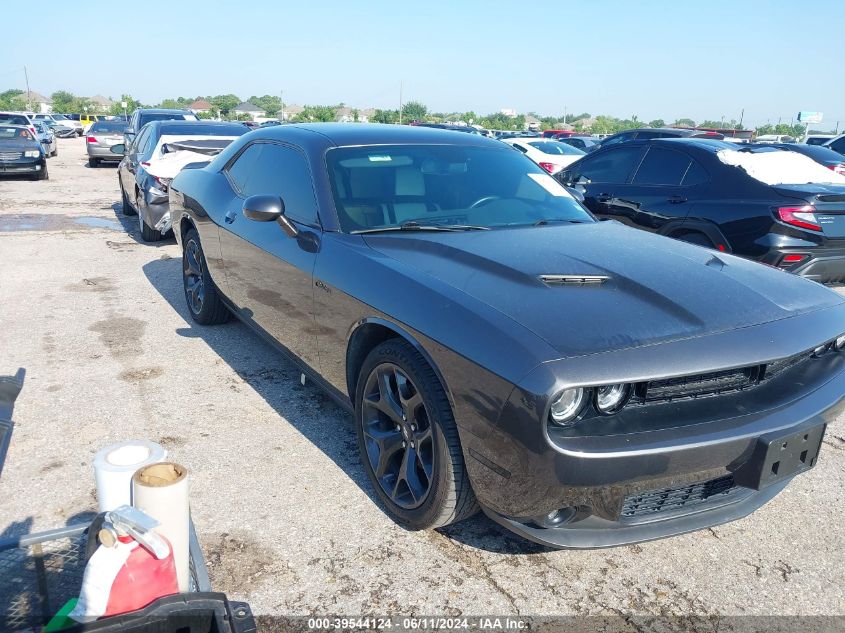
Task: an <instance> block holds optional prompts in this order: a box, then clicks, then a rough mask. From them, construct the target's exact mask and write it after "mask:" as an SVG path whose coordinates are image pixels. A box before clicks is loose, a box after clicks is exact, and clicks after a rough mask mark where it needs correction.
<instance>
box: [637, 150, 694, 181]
mask: <svg viewBox="0 0 845 633" xmlns="http://www.w3.org/2000/svg"><path fill="white" fill-rule="evenodd" d="M689 166H690V158H689V156H687V155H686V154H682V153H680V152H675V151H673V150H671V149H664V148H662V147H651V148H649V150H648V153H647V154H646V155H645V158H644V159H643V162H642V163H640V168H639V169H638V170H637V174H636V175H635V176H634V180H633V182H634V184H636V185H680V184H681V181H682V180H683V179H684V174H686V173H687V169H689Z"/></svg>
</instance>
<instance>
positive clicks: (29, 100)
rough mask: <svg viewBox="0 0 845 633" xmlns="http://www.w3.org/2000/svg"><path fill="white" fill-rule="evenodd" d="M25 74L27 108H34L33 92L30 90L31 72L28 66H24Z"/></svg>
mask: <svg viewBox="0 0 845 633" xmlns="http://www.w3.org/2000/svg"><path fill="white" fill-rule="evenodd" d="M23 76H24V77H25V78H26V109H27V110H30V111H31V110H32V96H31V95H32V93H31V92H30V91H29V73H28V72H26V66H24V67H23Z"/></svg>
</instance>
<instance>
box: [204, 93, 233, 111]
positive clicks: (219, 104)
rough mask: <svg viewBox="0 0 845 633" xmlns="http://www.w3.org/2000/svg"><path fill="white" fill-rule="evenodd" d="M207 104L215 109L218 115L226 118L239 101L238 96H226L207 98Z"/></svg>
mask: <svg viewBox="0 0 845 633" xmlns="http://www.w3.org/2000/svg"><path fill="white" fill-rule="evenodd" d="M208 102H209V103H211V105H213V106H214V107H215V108H217V110H218V111H219V112H220V114H222V115H224V116H227V115H228V114H229V112H230V111H232V110H234V109H235V107H236V106H237V105H238V104H239V103H240V102H241V99H240V97H238V95H233V94H227V95H217V96H216V97H209V98H208Z"/></svg>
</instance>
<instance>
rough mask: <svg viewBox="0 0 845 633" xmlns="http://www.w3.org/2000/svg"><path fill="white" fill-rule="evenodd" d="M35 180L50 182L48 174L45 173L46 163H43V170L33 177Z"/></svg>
mask: <svg viewBox="0 0 845 633" xmlns="http://www.w3.org/2000/svg"><path fill="white" fill-rule="evenodd" d="M35 179H36V180H50V174H49V173H48V172H47V161H46V160H45V161H44V169H42V170H41V171H40V172H39V173H38V175H37V176H36V177H35Z"/></svg>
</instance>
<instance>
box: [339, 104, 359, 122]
mask: <svg viewBox="0 0 845 633" xmlns="http://www.w3.org/2000/svg"><path fill="white" fill-rule="evenodd" d="M334 120H335V121H337V122H338V123H354V122H355V111H354V110H353V109H352V108H349V107H347V106H343V107H341V108H338V109H337V110H335V113H334Z"/></svg>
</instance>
